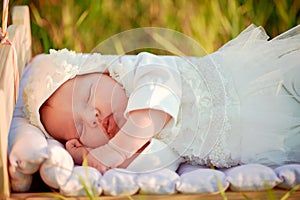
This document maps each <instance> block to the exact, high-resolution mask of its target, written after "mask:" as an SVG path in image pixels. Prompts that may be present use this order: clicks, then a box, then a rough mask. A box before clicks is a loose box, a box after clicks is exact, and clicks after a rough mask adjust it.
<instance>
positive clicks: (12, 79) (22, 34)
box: [0, 6, 300, 200]
mask: <svg viewBox="0 0 300 200" xmlns="http://www.w3.org/2000/svg"><path fill="white" fill-rule="evenodd" d="M7 32H8V35H9V41H10V43H11V44H1V46H0V123H1V124H0V153H1V154H0V195H1V196H0V198H1V199H41V198H42V199H53V198H54V194H53V193H11V192H10V186H9V176H8V171H7V170H8V169H7V166H8V165H7V146H8V145H7V144H8V132H9V127H10V123H11V119H12V114H13V109H14V106H15V103H16V99H17V93H18V89H19V80H20V78H21V75H22V72H23V69H24V67H25V66H26V64H27V63H28V62H29V60H30V59H31V31H30V15H29V8H28V7H27V6H16V7H14V8H13V12H12V25H10V26H9V27H8V30H7ZM287 192H288V191H286V190H279V189H274V190H272V191H262V192H244V193H240V192H231V191H227V192H226V193H225V196H226V197H224V196H222V195H221V194H195V195H192V194H174V195H141V194H138V195H134V196H122V197H120V196H117V197H112V196H100V197H99V198H98V199H100V200H113V199H124V200H130V199H136V200H146V199H161V200H165V199H173V200H185V199H189V200H194V199H270V198H271V199H280V198H282V197H283V196H284V195H285V194H286V193H287ZM70 199H88V197H78V198H70ZM289 199H300V191H296V192H294V193H293V194H292V195H291V196H290V197H289Z"/></svg>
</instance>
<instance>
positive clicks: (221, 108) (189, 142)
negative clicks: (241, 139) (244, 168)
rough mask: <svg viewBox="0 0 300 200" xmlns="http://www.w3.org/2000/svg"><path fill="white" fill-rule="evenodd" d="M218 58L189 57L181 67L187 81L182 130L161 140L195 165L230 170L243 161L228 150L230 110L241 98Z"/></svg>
mask: <svg viewBox="0 0 300 200" xmlns="http://www.w3.org/2000/svg"><path fill="white" fill-rule="evenodd" d="M218 56H219V55H214V54H213V55H210V56H207V57H204V58H189V59H188V61H186V63H185V64H184V63H182V62H181V63H180V64H178V67H179V70H180V71H181V73H182V77H183V79H184V80H182V81H183V90H184V91H183V97H182V98H183V99H182V102H183V105H182V113H181V117H180V119H179V123H178V124H177V128H178V129H180V130H179V133H178V134H174V135H175V138H172V137H174V136H172V134H169V135H168V134H165V133H163V134H161V135H160V138H161V139H162V140H163V141H165V142H167V141H168V140H169V142H168V143H169V145H170V146H171V147H172V148H173V149H174V150H175V151H176V152H178V153H179V154H180V155H181V156H182V157H184V158H185V160H186V161H187V162H189V163H191V164H197V165H199V164H200V165H210V164H213V165H214V166H216V167H230V166H234V165H237V164H238V162H239V161H238V160H235V159H232V158H231V152H230V150H229V149H228V143H227V141H228V137H229V134H230V131H231V123H232V122H231V120H230V119H229V117H228V113H227V108H229V107H230V106H231V103H232V101H235V102H236V101H238V97H237V94H236V91H235V89H234V87H233V83H232V80H231V78H230V75H229V74H228V73H227V72H226V71H224V70H223V69H222V68H221V66H220V65H219V62H218V61H217V60H218V59H219V58H218ZM187 62H190V64H188V63H187ZM170 140H171V141H172V142H170Z"/></svg>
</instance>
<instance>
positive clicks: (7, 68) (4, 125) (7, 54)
mask: <svg viewBox="0 0 300 200" xmlns="http://www.w3.org/2000/svg"><path fill="white" fill-rule="evenodd" d="M12 19H13V22H14V23H16V24H13V25H10V26H9V27H8V29H7V33H8V38H9V41H10V42H11V44H12V45H9V44H2V45H1V46H0V198H1V199H5V198H7V197H9V195H10V191H9V179H8V172H7V144H8V132H9V127H10V122H11V119H12V114H13V110H14V106H15V102H16V99H17V95H18V90H19V87H18V86H19V79H20V76H21V74H22V72H23V68H24V66H25V64H26V63H27V62H28V61H29V59H30V57H31V35H30V23H29V20H30V18H29V9H28V7H27V6H18V7H15V8H13V17H12Z"/></svg>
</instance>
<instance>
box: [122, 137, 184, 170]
mask: <svg viewBox="0 0 300 200" xmlns="http://www.w3.org/2000/svg"><path fill="white" fill-rule="evenodd" d="M182 162H183V159H182V158H180V156H179V155H178V154H177V153H175V152H174V151H172V149H170V147H169V146H168V145H166V144H165V143H163V142H162V141H159V140H157V139H155V138H152V139H151V140H150V143H149V145H148V146H147V147H146V148H145V149H144V150H143V152H142V153H141V154H140V155H139V156H137V157H136V158H135V159H134V160H133V161H132V162H131V163H130V164H129V166H128V167H127V168H126V169H128V170H130V171H133V172H151V171H156V170H159V169H170V170H172V171H176V169H177V168H178V166H179V164H180V163H182Z"/></svg>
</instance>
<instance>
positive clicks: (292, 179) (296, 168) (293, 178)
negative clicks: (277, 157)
mask: <svg viewBox="0 0 300 200" xmlns="http://www.w3.org/2000/svg"><path fill="white" fill-rule="evenodd" d="M274 171H275V172H276V174H277V176H278V177H279V178H280V179H281V180H282V183H280V184H279V185H278V187H279V188H284V189H291V188H293V187H294V186H296V185H298V184H300V165H299V164H289V165H283V166H280V167H277V168H276V169H275V170H274Z"/></svg>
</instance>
